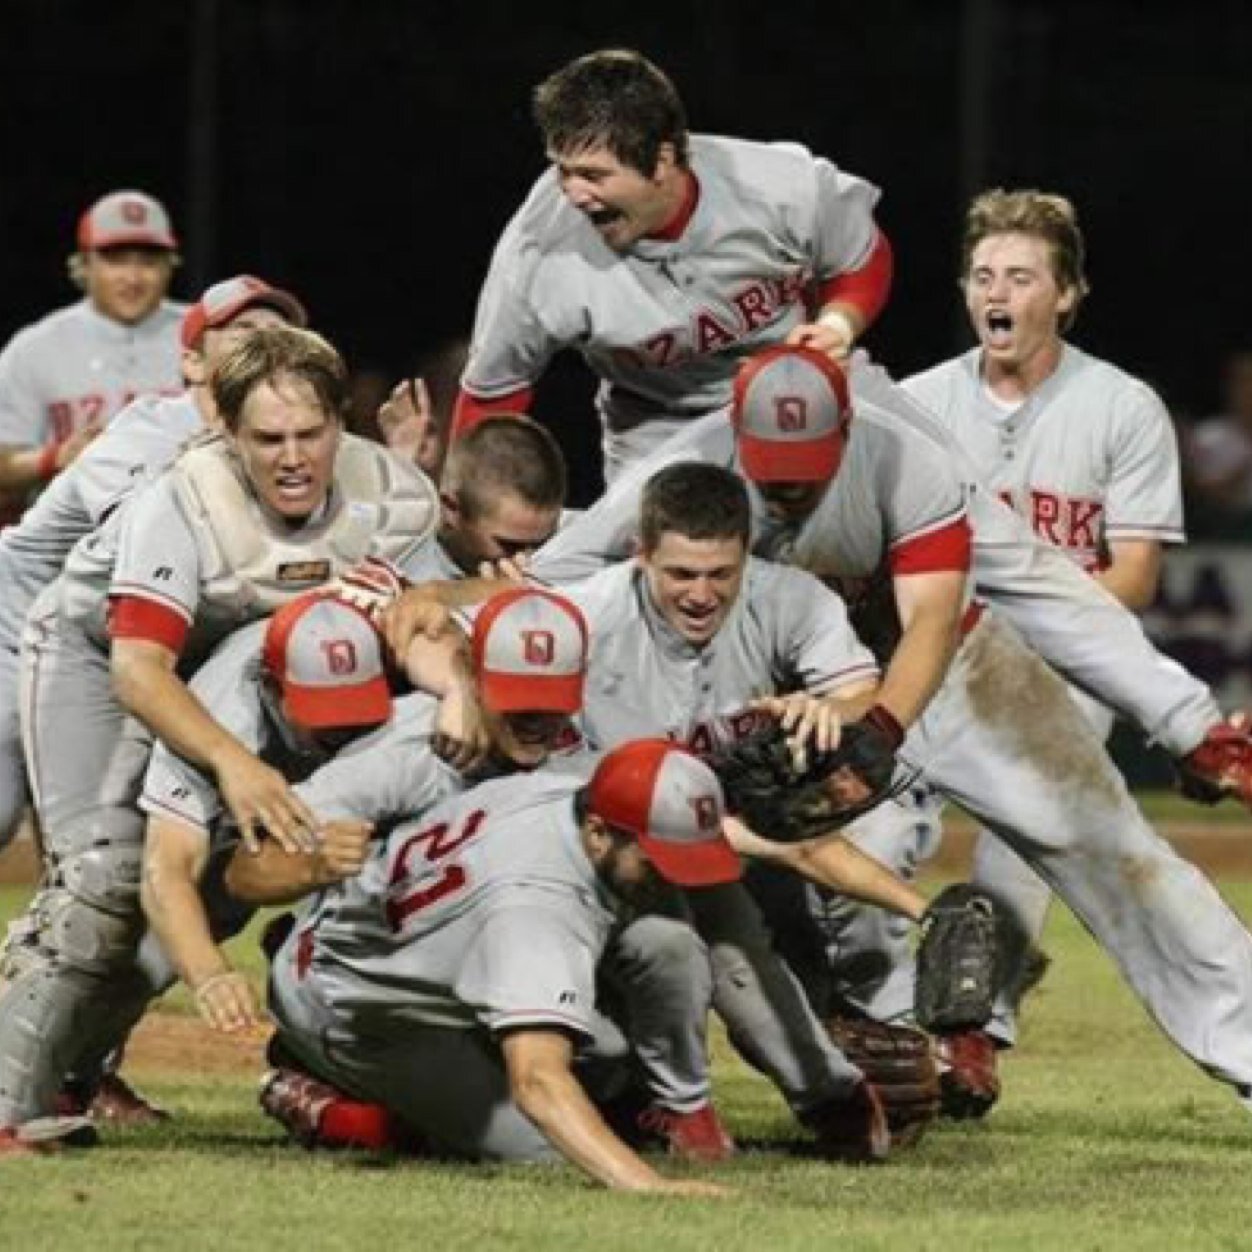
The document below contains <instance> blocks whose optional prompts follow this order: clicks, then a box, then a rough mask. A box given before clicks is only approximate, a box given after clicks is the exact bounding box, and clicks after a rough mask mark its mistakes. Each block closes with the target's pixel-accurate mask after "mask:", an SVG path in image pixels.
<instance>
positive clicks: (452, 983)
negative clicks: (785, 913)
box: [271, 740, 740, 1195]
mask: <svg viewBox="0 0 1252 1252" xmlns="http://www.w3.org/2000/svg"><path fill="white" fill-rule="evenodd" d="M721 816H722V810H721V796H720V788H719V787H718V785H717V780H716V778H715V777H714V775H713V774H712V772H711V771H710V770H709V769H708V768H707V767H706V766H704V765H703V764H701V763H700V762H699V761H698V760H697V759H696V758H694V757H693V756H691V755H689V754H687V753H686V752H684V751H683V750H681V749H679V748H677V747H675V746H674V745H672V744H669V743H667V742H665V741H663V740H645V741H636V742H633V743H630V744H627V745H624V746H623V747H621V748H619V749H618V750H617V751H615V752H613V753H610V754H609V755H608V756H607V757H605V758H604V759H603V760H602V761H601V763H600V764H599V765H598V766H597V767H596V768H595V770H594V772H592V773H591V775H590V779H588V777H587V772H586V771H585V770H584V771H576V770H568V771H550V770H541V771H538V772H536V773H532V774H527V775H523V776H520V777H511V778H506V779H500V780H497V781H492V782H487V783H484V784H482V785H481V786H478V787H476V788H474V789H473V790H471V791H469V792H466V793H465V794H464V795H462V796H458V797H456V798H454V799H451V800H448V801H446V802H444V803H443V804H440V805H437V806H436V807H435V808H434V809H432V810H430V811H429V812H427V813H426V814H425V815H424V816H423V817H422V818H421V819H419V820H412V821H405V822H402V823H401V824H400V825H398V826H397V827H395V828H394V829H393V830H392V831H391V832H390V833H389V834H388V835H387V837H386V839H385V840H384V841H382V842H381V843H380V844H379V845H378V846H377V848H376V849H375V850H374V851H373V853H372V854H371V856H370V859H369V861H368V862H367V864H366V866H365V869H364V870H363V871H362V872H361V874H360V875H358V876H357V877H356V878H354V879H352V880H350V881H348V882H345V883H343V884H342V885H341V886H339V887H337V888H332V889H331V890H328V891H326V892H324V893H323V895H322V896H321V898H320V900H319V901H318V903H317V904H316V906H315V907H314V909H313V910H312V912H311V914H309V915H307V916H306V917H305V918H304V919H303V920H302V922H301V924H300V925H298V926H297V928H296V929H295V931H294V932H293V934H292V935H291V936H290V937H289V939H288V941H287V943H286V944H285V946H284V947H283V949H282V950H281V951H280V953H279V955H278V957H277V959H276V960H275V963H274V968H273V973H272V981H271V1005H272V1009H273V1012H274V1014H275V1016H276V1017H277V1019H278V1021H279V1024H280V1038H281V1040H282V1043H283V1045H284V1046H285V1047H286V1048H287V1049H288V1050H290V1051H291V1052H292V1053H294V1054H295V1055H296V1056H298V1057H299V1058H300V1059H301V1061H302V1062H303V1063H304V1064H305V1065H306V1066H307V1067H308V1068H309V1069H310V1070H311V1071H313V1072H314V1073H315V1074H318V1075H320V1076H322V1077H324V1078H325V1079H327V1080H328V1081H329V1082H332V1083H334V1084H335V1086H337V1087H340V1088H342V1089H344V1090H346V1091H348V1092H352V1093H354V1094H356V1095H358V1096H360V1097H362V1098H366V1099H371V1100H377V1101H381V1102H383V1103H385V1104H386V1105H387V1106H388V1108H390V1109H391V1110H392V1111H393V1112H394V1113H395V1114H396V1115H397V1116H398V1117H399V1118H400V1119H401V1120H402V1122H403V1123H404V1124H405V1125H406V1126H408V1127H409V1128H411V1129H412V1130H414V1131H416V1132H417V1133H418V1134H420V1135H421V1136H422V1137H423V1138H424V1139H426V1140H427V1141H429V1143H430V1144H431V1145H432V1147H433V1148H434V1149H435V1150H436V1151H439V1152H440V1153H443V1154H446V1153H453V1154H455V1155H457V1156H461V1157H468V1158H470V1159H475V1160H504V1161H551V1160H560V1159H565V1160H568V1161H569V1162H571V1163H572V1164H574V1165H576V1166H578V1167H579V1168H580V1169H582V1170H583V1171H585V1172H586V1173H587V1174H589V1175H590V1176H591V1177H592V1178H594V1179H596V1180H597V1181H598V1182H601V1183H603V1184H604V1185H606V1186H609V1187H613V1188H617V1189H622V1190H632V1191H646V1192H656V1193H668V1194H695V1195H714V1194H721V1189H720V1188H714V1187H711V1186H709V1185H708V1184H703V1183H698V1182H694V1181H681V1182H680V1181H674V1180H668V1179H664V1178H662V1177H661V1176H660V1175H658V1174H657V1173H656V1172H655V1171H654V1170H653V1169H652V1167H651V1166H649V1165H647V1164H646V1163H645V1162H644V1161H643V1160H642V1159H641V1158H640V1157H638V1156H637V1155H636V1154H635V1153H634V1152H633V1151H632V1150H631V1149H630V1148H629V1147H628V1146H627V1145H626V1144H625V1143H623V1142H622V1141H621V1140H620V1139H618V1138H617V1136H616V1135H614V1134H613V1132H612V1131H611V1130H610V1129H609V1128H608V1126H607V1125H606V1124H605V1122H604V1121H603V1119H602V1118H601V1116H600V1114H599V1112H598V1111H597V1109H596V1106H595V1103H593V1099H591V1098H589V1097H588V1094H587V1090H586V1089H585V1088H584V1086H583V1085H582V1083H580V1081H579V1079H578V1078H577V1077H576V1076H575V1072H576V1070H577V1071H578V1072H579V1073H580V1074H583V1073H584V1072H585V1067H584V1065H583V1064H582V1062H583V1061H584V1059H585V1060H587V1061H592V1060H595V1059H601V1060H608V1059H612V1058H613V1057H614V1056H615V1055H616V1056H617V1057H619V1058H620V1055H621V1045H620V1036H619V1035H617V1032H616V1031H615V1030H614V1029H613V1028H612V1027H611V1026H610V1025H609V1024H608V1023H607V1022H605V1021H604V1019H602V1018H601V1017H600V1016H599V1014H598V1013H597V1012H596V1009H595V1005H596V985H595V970H596V966H597V963H598V961H599V958H600V956H601V953H602V952H603V951H604V948H605V945H606V943H607V941H608V937H609V934H610V931H611V928H612V926H613V923H614V921H615V917H616V915H617V914H618V913H619V912H620V911H621V910H622V909H623V908H624V907H626V906H629V905H635V906H638V905H639V904H642V903H645V902H646V901H647V900H648V899H650V898H652V897H654V896H655V895H656V894H657V893H658V891H659V889H660V888H661V886H662V885H663V884H664V883H675V884H680V885H684V886H696V885H708V884H715V883H722V882H729V881H732V880H733V879H735V878H737V877H738V876H739V872H740V870H739V862H738V858H737V857H736V856H735V854H734V852H733V851H732V850H731V848H730V846H729V845H728V844H727V843H726V841H725V838H724V837H723V836H722V834H721V831H720V824H721ZM589 1048H590V1049H591V1053H590V1055H588V1049H589ZM597 1053H599V1057H598V1058H597V1055H596V1054H597ZM587 1081H588V1082H590V1078H589V1077H588V1078H587Z"/></svg>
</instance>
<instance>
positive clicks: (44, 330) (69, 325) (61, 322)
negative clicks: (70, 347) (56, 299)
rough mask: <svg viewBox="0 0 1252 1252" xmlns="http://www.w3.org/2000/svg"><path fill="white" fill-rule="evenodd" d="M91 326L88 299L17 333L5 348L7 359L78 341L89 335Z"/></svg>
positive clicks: (32, 323)
mask: <svg viewBox="0 0 1252 1252" xmlns="http://www.w3.org/2000/svg"><path fill="white" fill-rule="evenodd" d="M91 325H92V316H91V309H90V305H89V304H88V302H87V301H86V300H85V299H83V300H76V301H75V302H74V303H73V304H67V305H64V306H62V307H61V308H57V309H53V310H52V311H51V312H50V313H45V314H44V315H43V317H40V318H37V319H36V320H35V321H33V322H29V323H27V324H26V325H25V326H23V327H21V328H20V329H19V330H17V331H15V332H14V334H13V337H12V338H11V339H10V340H9V342H8V345H7V346H6V347H5V355H6V356H7V355H10V354H19V353H23V352H30V351H35V350H37V349H39V348H41V347H43V346H44V345H47V344H52V343H55V342H57V341H59V340H65V339H67V338H76V337H78V336H81V335H83V334H85V333H87V332H88V331H89V330H90V327H91Z"/></svg>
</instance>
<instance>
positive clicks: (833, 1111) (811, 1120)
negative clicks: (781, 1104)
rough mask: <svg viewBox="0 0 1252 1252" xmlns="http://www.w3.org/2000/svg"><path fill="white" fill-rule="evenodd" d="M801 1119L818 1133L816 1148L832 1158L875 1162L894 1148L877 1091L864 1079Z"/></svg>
mask: <svg viewBox="0 0 1252 1252" xmlns="http://www.w3.org/2000/svg"><path fill="white" fill-rule="evenodd" d="M801 1120H802V1121H803V1122H804V1124H805V1125H806V1126H807V1127H808V1128H809V1129H810V1130H812V1131H813V1133H814V1134H815V1135H816V1136H817V1148H818V1151H819V1152H820V1153H821V1155H822V1156H824V1157H827V1158H828V1159H830V1160H832V1161H846V1162H848V1163H849V1164H853V1165H872V1164H876V1163H877V1162H879V1161H885V1160H886V1159H887V1156H888V1154H889V1153H890V1151H891V1129H890V1127H889V1126H888V1125H887V1114H886V1112H885V1111H884V1110H883V1106H882V1101H881V1100H880V1099H879V1097H878V1093H877V1092H876V1091H875V1090H874V1089H873V1087H871V1086H870V1085H869V1083H867V1082H865V1080H864V1079H862V1080H861V1081H860V1082H858V1083H857V1084H856V1086H855V1087H853V1088H852V1090H851V1091H850V1092H849V1093H848V1094H847V1095H846V1096H844V1097H843V1098H842V1099H838V1100H828V1101H826V1103H825V1104H821V1105H819V1106H818V1107H817V1108H815V1109H812V1110H810V1111H809V1112H806V1113H805V1114H804V1115H803V1117H802V1118H801Z"/></svg>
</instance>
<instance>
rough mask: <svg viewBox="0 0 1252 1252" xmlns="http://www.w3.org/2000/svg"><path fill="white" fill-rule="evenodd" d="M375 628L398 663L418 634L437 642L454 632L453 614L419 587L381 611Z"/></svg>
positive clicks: (406, 654)
mask: <svg viewBox="0 0 1252 1252" xmlns="http://www.w3.org/2000/svg"><path fill="white" fill-rule="evenodd" d="M377 625H378V628H379V629H380V630H381V631H382V632H383V638H385V639H386V640H387V646H388V647H389V648H390V649H391V653H392V655H393V656H394V657H395V658H396V660H397V661H398V662H399V663H400V664H403V662H404V658H405V657H407V656H408V654H409V646H410V644H412V642H413V640H414V639H416V638H417V637H418V636H419V635H425V636H426V638H427V639H435V640H438V639H442V638H443V636H444V635H445V634H446V633H447V632H448V631H449V630H452V629H454V624H453V621H452V614H451V613H450V612H449V611H448V610H447V609H446V608H445V607H444V606H443V605H442V604H440V603H439V601H438V600H436V599H435V597H434V596H432V595H430V594H428V593H427V592H424V591H423V590H422V588H421V587H410V588H409V589H408V590H407V591H404V592H402V593H401V594H400V595H399V596H397V597H396V599H394V600H393V601H392V602H391V603H390V604H389V605H387V607H386V608H384V609H382V610H380V611H379V613H378V618H377Z"/></svg>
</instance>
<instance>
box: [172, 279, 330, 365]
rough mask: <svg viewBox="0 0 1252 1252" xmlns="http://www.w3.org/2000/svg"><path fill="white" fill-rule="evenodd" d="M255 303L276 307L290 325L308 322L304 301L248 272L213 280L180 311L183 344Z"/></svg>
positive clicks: (195, 341)
mask: <svg viewBox="0 0 1252 1252" xmlns="http://www.w3.org/2000/svg"><path fill="white" fill-rule="evenodd" d="M258 305H260V306H262V307H263V308H267V309H276V310H277V311H278V312H279V313H281V314H282V315H283V316H284V317H285V318H286V319H287V320H288V321H289V322H290V323H291V324H292V325H293V326H301V327H303V326H307V325H308V324H309V315H308V313H306V312H305V309H304V305H302V304H301V303H300V301H299V300H297V299H296V298H295V296H293V295H292V294H291V292H289V291H283V290H282V289H281V288H279V287H271V286H270V285H269V283H267V282H265V281H264V279H260V278H254V277H253V276H252V275H251V274H239V275H237V276H236V277H234V278H227V279H224V280H223V281H222V282H220V283H214V284H213V286H212V287H210V288H209V289H208V290H207V291H206V292H205V293H204V294H203V295H202V296H201V297H200V299H199V300H197V301H196V302H195V304H193V305H192V306H191V307H190V308H189V309H188V310H187V312H186V313H184V314H183V324H182V329H181V331H180V335H181V338H182V342H183V347H184V348H194V347H195V346H196V344H198V343H199V342H200V340H201V338H202V337H203V335H204V332H205V331H206V330H209V329H212V328H216V327H218V326H225V325H227V324H228V323H229V322H233V321H234V320H235V318H237V317H238V316H239V314H240V313H242V312H243V311H244V309H253V308H256V307H257V306H258Z"/></svg>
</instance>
